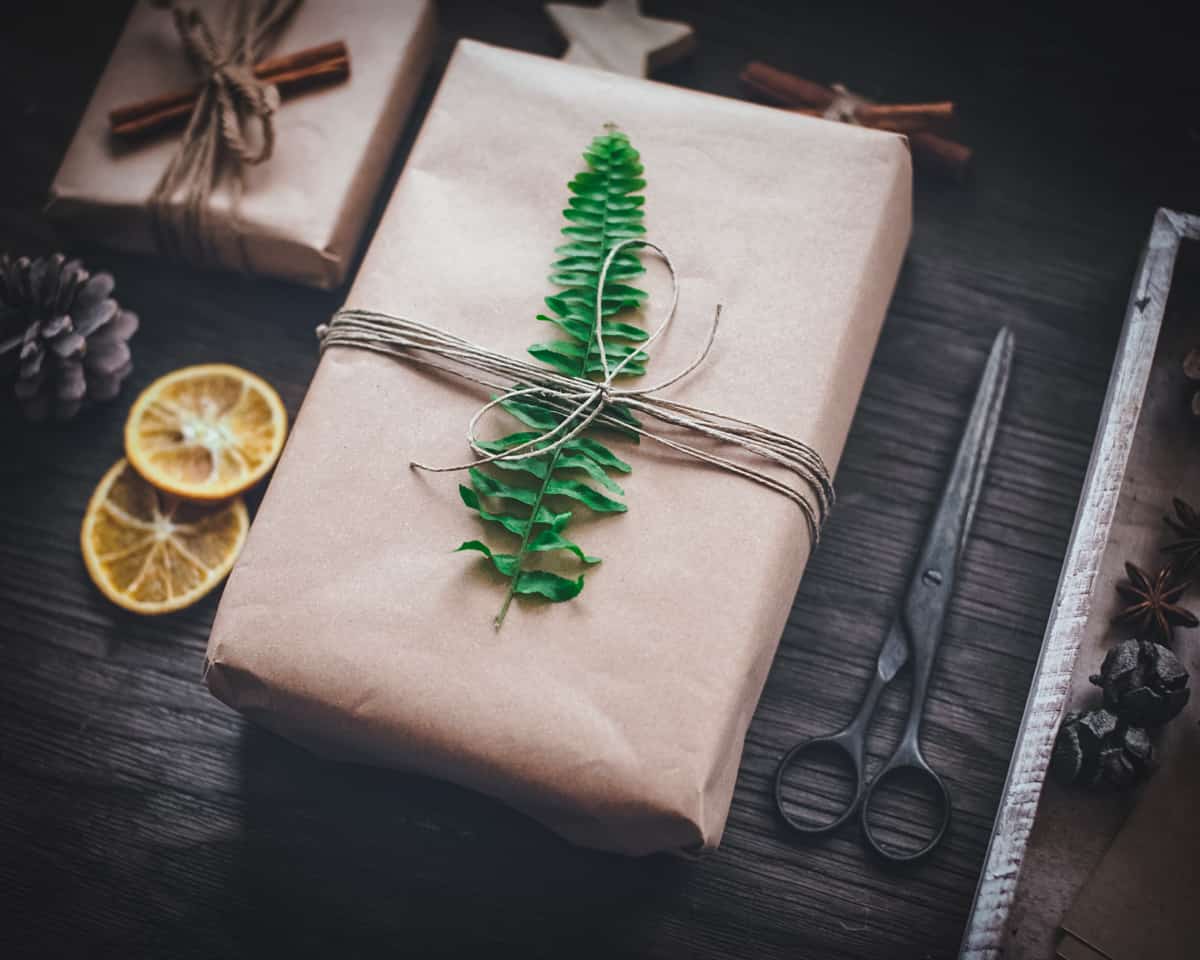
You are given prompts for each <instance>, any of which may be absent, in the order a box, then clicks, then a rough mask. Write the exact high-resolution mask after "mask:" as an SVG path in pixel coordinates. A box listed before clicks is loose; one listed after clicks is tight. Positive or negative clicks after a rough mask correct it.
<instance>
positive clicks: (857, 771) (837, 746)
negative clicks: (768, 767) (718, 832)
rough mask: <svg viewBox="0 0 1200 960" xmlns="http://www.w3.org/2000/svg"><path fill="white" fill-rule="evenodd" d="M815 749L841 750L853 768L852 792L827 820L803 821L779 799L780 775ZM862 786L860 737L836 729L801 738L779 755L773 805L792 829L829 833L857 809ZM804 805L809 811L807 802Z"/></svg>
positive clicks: (810, 833)
mask: <svg viewBox="0 0 1200 960" xmlns="http://www.w3.org/2000/svg"><path fill="white" fill-rule="evenodd" d="M818 750H827V751H828V750H833V751H838V752H840V753H843V754H845V756H846V757H847V758H848V759H849V760H850V768H851V770H853V772H854V794H853V795H852V796H851V798H850V801H849V803H848V805H847V806H846V807H845V808H843V809H842V811H841V812H840V813H839V814H838V815H837V817H835V818H834V819H833V820H830V821H829V822H828V823H808V822H805V821H804V820H801V819H799V818H797V817H796V816H794V815H793V814H792V813H790V812H789V811H788V809H787V807H786V805H785V804H784V802H783V778H784V776H785V774H786V773H787V772H788V769H789V768H790V767H791V766H792V765H793V764H794V763H796V761H797V760H799V759H800V758H801V757H802V756H804V755H805V754H809V753H814V752H816V751H818ZM865 786H866V785H865V783H864V782H863V759H862V740H861V739H860V738H856V737H855V736H853V735H852V734H851V733H850V732H849V731H846V730H843V731H841V732H840V733H835V734H833V735H831V736H827V737H814V738H813V739H811V740H801V741H800V742H799V743H798V744H796V745H795V746H794V747H792V748H791V749H790V750H789V751H788V752H787V753H785V754H784V755H783V759H781V760H780V761H779V766H778V767H777V768H776V770H775V807H776V809H777V810H778V811H779V815H780V816H781V817H782V818H783V822H784V823H786V824H787V825H788V826H789V827H791V828H792V829H793V830H795V831H796V833H799V834H801V835H802V836H805V837H823V836H825V835H826V834H830V833H833V831H834V830H836V829H837V828H838V827H840V826H841V825H842V824H843V823H845V822H846V821H847V820H849V819H850V818H851V817H853V816H854V812H855V811H856V810H857V809H858V807H859V804H860V803H861V802H862V799H863V796H864V795H865V793H866V790H865ZM805 796H807V797H809V798H811V796H812V794H811V792H807V793H806V794H805ZM807 809H808V810H809V811H810V812H812V811H813V807H812V806H811V805H809V806H808V807H807Z"/></svg>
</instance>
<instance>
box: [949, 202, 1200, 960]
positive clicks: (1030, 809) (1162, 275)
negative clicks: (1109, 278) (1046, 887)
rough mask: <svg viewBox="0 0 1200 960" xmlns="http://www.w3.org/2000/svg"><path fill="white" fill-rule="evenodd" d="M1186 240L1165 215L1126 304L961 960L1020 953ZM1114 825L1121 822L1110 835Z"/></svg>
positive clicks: (1199, 233)
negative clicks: (1039, 849) (1042, 829)
mask: <svg viewBox="0 0 1200 960" xmlns="http://www.w3.org/2000/svg"><path fill="white" fill-rule="evenodd" d="M1183 240H1200V217H1197V216H1191V215H1187V214H1182V213H1177V212H1175V211H1172V210H1165V209H1160V210H1159V211H1158V212H1157V214H1156V215H1155V218H1154V225H1153V227H1152V229H1151V231H1150V238H1149V240H1148V241H1147V243H1146V247H1145V250H1144V251H1143V253H1142V258H1141V263H1140V265H1139V268H1138V272H1137V276H1136V278H1135V280H1134V283H1133V289H1132V291H1131V292H1130V295H1129V304H1128V306H1127V308H1126V313H1125V325H1124V329H1123V331H1122V333H1121V341H1120V344H1119V345H1118V348H1117V357H1116V361H1115V363H1114V365H1113V371H1112V376H1111V378H1110V379H1109V383H1108V393H1107V395H1106V397H1105V400H1104V407H1103V410H1102V412H1101V415H1100V425H1099V427H1098V429H1097V431H1096V441H1095V445H1094V446H1093V448H1092V457H1091V462H1090V463H1089V465H1088V471H1087V476H1086V478H1085V480H1084V485H1083V493H1082V494H1081V497H1080V501H1079V509H1078V510H1077V511H1076V514H1075V524H1074V528H1073V529H1072V531H1071V539H1070V542H1069V544H1068V547H1067V555H1066V559H1065V560H1064V562H1063V568H1062V574H1061V575H1060V577H1059V582H1058V591H1057V593H1056V595H1055V598H1054V604H1053V606H1052V608H1051V612H1050V618H1049V621H1048V623H1047V625H1046V635H1045V639H1044V640H1043V643H1042V651H1041V655H1040V657H1039V658H1038V664H1037V668H1036V670H1035V672H1034V676H1033V683H1032V686H1031V688H1030V693H1029V699H1028V701H1027V702H1026V705H1025V715H1024V718H1023V719H1022V722H1021V728H1020V731H1019V732H1018V734H1017V742H1016V745H1015V747H1014V750H1013V756H1012V761H1011V763H1010V765H1009V770H1008V778H1007V780H1006V782H1005V785H1004V792H1003V793H1002V795H1001V799H1000V806H999V809H998V810H997V813H996V822H995V826H994V827H993V829H992V838H991V842H990V844H989V846H988V852H987V856H986V858H985V860H984V866H983V872H982V873H981V874H980V878H979V885H978V887H977V889H976V892H975V902H974V904H973V906H972V910H971V915H970V917H969V919H968V922H967V928H966V933H965V935H964V938H963V943H962V948H961V952H960V957H961V958H962V960H998V958H1001V957H1010V958H1013V960H1015V957H1016V955H1017V954H1019V953H1023V952H1024V951H1023V950H1021V949H1020V948H1012V947H1011V944H1012V943H1013V941H1012V939H1011V937H1010V934H1011V930H1010V912H1011V911H1012V908H1013V903H1014V898H1015V897H1016V895H1017V890H1018V879H1019V876H1020V872H1021V868H1022V864H1023V862H1024V861H1025V859H1026V852H1027V845H1028V843H1029V839H1030V832H1031V831H1032V829H1033V826H1034V820H1035V817H1036V815H1037V812H1038V803H1039V799H1040V798H1041V796H1042V786H1043V783H1044V781H1045V776H1046V769H1047V766H1048V764H1049V761H1050V753H1051V750H1052V748H1053V745H1054V737H1055V734H1056V732H1057V730H1058V725H1059V721H1060V719H1061V718H1062V715H1063V713H1064V712H1065V710H1066V709H1067V707H1068V706H1069V700H1070V695H1071V690H1072V677H1073V675H1074V673H1075V661H1076V654H1077V653H1078V652H1079V648H1080V644H1081V642H1082V641H1083V640H1084V636H1085V631H1086V628H1087V626H1088V621H1089V614H1090V613H1091V611H1092V605H1093V596H1094V595H1095V594H1096V589H1097V580H1098V575H1099V573H1100V569H1101V563H1102V561H1103V559H1104V555H1105V547H1106V546H1107V544H1108V541H1109V535H1110V531H1111V529H1112V525H1113V517H1114V513H1115V512H1116V509H1117V504H1118V500H1119V498H1120V496H1121V491H1122V485H1123V483H1124V480H1125V476H1126V469H1127V466H1128V463H1129V457H1130V451H1131V449H1132V448H1133V441H1134V435H1135V430H1136V427H1137V425H1138V420H1139V417H1140V415H1141V413H1142V407H1143V402H1144V400H1145V397H1146V390H1147V384H1148V382H1149V379H1150V372H1151V368H1152V365H1153V362H1154V357H1155V350H1156V347H1157V345H1158V341H1159V334H1160V332H1161V330H1162V327H1163V318H1164V314H1165V311H1166V305H1167V298H1168V295H1169V293H1170V290H1171V280H1172V276H1173V273H1174V268H1175V262H1176V259H1177V257H1178V254H1179V250H1180V244H1181V242H1182V241H1183ZM1166 506H1168V504H1162V507H1164V508H1165V507H1166ZM1105 586H1106V587H1107V586H1108V585H1107V584H1106V585H1105ZM1104 602H1106V603H1107V602H1108V600H1107V598H1105V601H1104ZM1111 818H1112V817H1111V815H1110V819H1111ZM1117 823H1119V819H1117V820H1116V821H1115V822H1114V823H1113V825H1112V828H1111V829H1115V826H1116V824H1117ZM1080 879H1082V878H1080ZM1072 892H1073V891H1072ZM1053 922H1056V921H1053ZM1049 933H1050V931H1048V932H1047V936H1048V935H1049ZM1006 947H1008V949H1006ZM1044 956H1049V954H1044Z"/></svg>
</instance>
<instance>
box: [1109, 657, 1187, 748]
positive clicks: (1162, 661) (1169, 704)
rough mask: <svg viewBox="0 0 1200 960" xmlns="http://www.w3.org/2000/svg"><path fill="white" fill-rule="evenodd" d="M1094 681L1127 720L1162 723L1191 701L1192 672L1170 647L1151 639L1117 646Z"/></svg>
mask: <svg viewBox="0 0 1200 960" xmlns="http://www.w3.org/2000/svg"><path fill="white" fill-rule="evenodd" d="M1091 681H1092V683H1094V684H1095V685H1096V686H1098V687H1100V688H1101V689H1102V690H1103V691H1104V705H1105V706H1106V707H1108V709H1109V710H1111V711H1112V712H1113V713H1115V714H1116V715H1117V716H1118V717H1119V718H1120V719H1121V720H1123V721H1124V722H1125V723H1129V724H1133V725H1134V726H1137V727H1158V726H1161V725H1162V724H1164V723H1166V722H1167V721H1168V720H1170V719H1171V718H1172V717H1174V716H1175V715H1176V714H1177V713H1179V711H1180V710H1182V709H1183V706H1184V704H1186V703H1187V702H1188V697H1189V696H1190V695H1191V691H1190V690H1189V689H1188V673H1187V670H1185V669H1184V667H1183V664H1182V663H1180V662H1179V658H1178V657H1176V656H1175V654H1173V653H1172V652H1171V651H1170V650H1168V649H1167V648H1166V647H1164V646H1161V645H1160V644H1157V643H1151V642H1150V641H1149V640H1126V641H1125V642H1124V643H1119V644H1117V646H1115V647H1113V648H1112V649H1111V650H1109V651H1108V653H1107V654H1106V655H1105V657H1104V662H1103V663H1102V664H1101V665H1100V673H1099V674H1096V675H1095V676H1093V677H1092V678H1091Z"/></svg>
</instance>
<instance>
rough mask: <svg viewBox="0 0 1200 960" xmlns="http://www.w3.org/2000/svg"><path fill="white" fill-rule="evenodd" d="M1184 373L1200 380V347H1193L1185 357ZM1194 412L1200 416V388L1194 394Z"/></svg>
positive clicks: (1192, 378)
mask: <svg viewBox="0 0 1200 960" xmlns="http://www.w3.org/2000/svg"><path fill="white" fill-rule="evenodd" d="M1183 375H1184V376H1185V377H1187V378H1188V379H1189V380H1192V381H1196V380H1200V347H1192V349H1191V350H1189V351H1188V352H1187V356H1186V357H1184V358H1183ZM1192 413H1193V414H1194V415H1195V416H1197V417H1200V390H1197V391H1195V392H1194V393H1193V394H1192Z"/></svg>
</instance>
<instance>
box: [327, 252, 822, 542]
mask: <svg viewBox="0 0 1200 960" xmlns="http://www.w3.org/2000/svg"><path fill="white" fill-rule="evenodd" d="M628 246H638V247H646V248H648V249H650V250H653V251H654V252H655V253H656V254H657V255H658V256H659V257H660V258H661V259H662V261H663V262H664V263H665V264H666V266H667V270H668V271H669V272H670V275H671V304H670V307H669V308H668V310H667V313H666V316H665V318H664V319H663V321H662V323H661V324H659V326H658V328H657V329H656V330H655V331H654V332H653V333H652V334H650V336H649V337H648V338H647V339H646V340H645V341H644V342H643V343H642V344H641V345H640V347H639V351H638V352H641V353H645V351H646V350H647V349H648V348H649V347H650V346H651V345H652V344H653V343H654V342H655V341H656V340H657V339H658V338H659V337H661V336H662V335H663V334H664V333H665V332H666V330H667V328H668V327H669V326H670V325H671V322H672V320H674V318H675V311H676V307H677V306H678V303H679V280H678V277H677V275H676V273H675V267H674V265H673V264H672V263H671V258H670V257H668V256H667V254H666V251H664V250H663V249H662V248H661V247H660V246H658V245H657V244H655V243H651V242H650V241H649V240H641V239H636V238H635V239H629V240H623V241H621V242H620V243H618V244H616V245H615V246H613V247H612V249H610V250H609V252H608V256H607V257H606V258H605V260H604V265H603V267H602V268H601V270H600V278H599V280H598V282H597V284H596V326H595V331H594V334H593V339H594V343H595V346H596V351H597V354H598V355H599V359H600V365H601V368H602V370H603V372H604V375H603V379H601V380H599V381H596V380H589V379H587V378H586V377H571V376H566V375H564V374H560V373H557V372H555V371H553V370H550V369H547V368H545V367H541V366H537V365H535V364H532V363H529V362H528V361H525V360H516V359H513V358H512V357H508V356H505V355H504V354H502V353H496V352H494V351H491V350H488V349H486V348H484V347H480V346H478V345H476V344H474V343H471V342H470V341H469V340H465V339H463V338H462V337H457V336H455V335H454V334H451V333H447V332H446V331H444V330H439V329H437V328H436V327H431V326H428V325H426V324H423V323H418V322H417V321H415V320H406V319H404V318H402V317H395V316H392V315H390V314H385V313H379V312H376V311H372V310H341V311H339V312H338V313H337V314H336V315H335V316H334V317H333V319H332V320H331V321H330V322H329V323H328V324H327V325H326V324H322V325H321V326H319V327H318V328H317V336H318V337H319V338H320V340H321V349H322V351H324V350H326V349H328V348H329V347H335V346H337V347H356V348H358V349H361V350H370V351H373V352H375V353H381V354H384V355H386V356H390V357H393V358H396V359H399V360H405V361H408V362H410V363H415V364H418V365H420V366H424V367H430V368H432V369H435V370H440V371H443V372H445V373H449V374H452V375H453V376H456V377H459V378H461V379H463V380H468V381H470V382H471V383H477V384H480V385H481V386H484V387H487V388H489V389H492V390H497V391H500V393H499V394H498V395H497V396H495V397H494V398H493V399H492V400H490V401H488V402H487V403H485V404H484V405H483V406H482V407H480V408H479V410H477V411H476V412H475V415H474V416H473V417H472V418H471V421H470V423H469V425H468V427H467V443H468V445H469V446H470V447H471V450H472V451H474V453H475V454H476V455H477V457H478V459H475V460H472V461H470V462H468V463H460V464H455V465H452V466H444V467H439V466H430V465H428V464H424V463H416V462H413V463H411V464H410V466H412V467H414V468H415V469H418V470H428V471H432V472H434V473H447V472H452V471H458V470H468V469H470V468H472V467H478V466H482V465H484V464H487V463H495V462H496V461H518V460H528V459H531V458H534V457H544V456H546V455H547V454H550V453H553V452H554V451H555V450H557V449H559V448H560V447H562V446H563V444H566V443H569V442H570V441H571V440H573V439H574V438H575V437H577V436H579V434H581V433H582V432H583V431H584V430H586V429H587V428H588V427H590V426H592V425H593V424H599V425H602V426H607V427H612V428H614V429H616V430H620V431H624V432H626V433H635V434H637V435H638V436H640V437H645V438H647V439H649V440H653V441H654V442H655V443H660V444H662V445H663V446H666V447H669V448H670V449H672V450H675V451H677V452H679V453H682V454H685V455H686V456H689V457H692V458H694V459H696V460H700V461H703V462H704V463H709V464H712V465H713V466H717V467H720V468H721V469H723V470H728V471H729V472H731V473H735V474H737V475H738V476H740V477H745V478H746V479H748V480H752V481H753V482H755V483H758V484H761V485H762V486H764V487H767V488H769V489H771V490H774V491H776V492H777V493H781V494H783V495H784V496H785V497H787V498H788V499H789V500H791V501H792V502H793V503H795V504H796V505H797V506H798V507H799V508H800V510H801V511H802V512H803V513H804V518H805V520H806V522H807V524H808V528H809V533H810V534H811V536H812V539H813V541H814V542H816V540H818V539H819V537H820V532H821V527H822V525H823V524H824V522H825V519H826V517H827V516H828V514H829V510H830V507H831V506H832V504H833V499H834V494H833V481H832V479H831V477H830V475H829V470H828V469H827V468H826V466H825V463H824V461H823V460H822V459H821V456H820V454H818V453H817V451H816V450H814V449H813V448H812V447H810V446H809V445H808V444H806V443H802V442H801V441H799V440H796V439H793V438H792V437H788V436H786V435H784V434H781V433H776V432H775V431H774V430H770V429H768V428H766V427H762V426H759V425H757V424H754V423H751V422H749V421H747V420H739V419H737V418H736V417H729V416H725V415H724V414H719V413H714V412H713V411H711V410H704V409H702V408H699V407H692V406H688V405H687V404H682V403H677V402H675V401H673V400H668V399H666V398H664V397H661V396H658V395H657V394H658V393H659V392H660V391H662V390H664V389H666V388H667V387H669V386H671V385H672V384H674V383H678V382H679V381H680V380H682V379H683V378H684V377H686V376H687V375H688V374H690V373H691V372H692V371H693V370H695V369H696V368H697V367H699V366H700V365H701V364H702V363H703V362H704V361H705V359H706V358H707V357H708V354H709V351H710V350H711V349H712V345H713V341H714V340H715V339H716V335H717V328H718V326H719V325H720V320H721V308H720V306H718V307H717V309H716V311H715V313H714V315H713V319H712V324H711V326H710V328H709V331H708V336H707V337H706V339H705V342H704V346H703V347H702V349H701V350H700V352H699V353H698V354H697V355H696V357H695V359H694V360H692V362H691V363H689V364H688V365H687V366H686V367H684V368H683V369H682V370H680V371H679V372H678V373H676V374H675V375H674V376H672V377H668V378H667V379H666V380H663V381H660V382H659V383H656V384H654V385H653V386H649V387H619V386H617V384H616V378H617V377H619V376H620V375H621V374H622V372H623V371H624V369H625V366H626V365H627V364H628V363H630V361H632V360H633V359H634V357H635V356H637V353H636V352H635V353H631V354H630V355H629V356H627V357H626V358H625V359H624V360H621V361H620V362H618V363H615V364H612V365H610V364H609V358H608V353H607V351H606V349H605V343H604V333H603V326H602V324H603V296H602V291H603V290H604V282H605V279H606V277H607V275H608V270H609V267H610V266H611V265H612V262H613V259H614V258H615V257H616V256H617V254H618V253H620V252H621V250H623V249H624V248H625V247H628ZM443 360H444V361H447V362H446V363H443V362H440V361H443ZM468 371H479V372H480V373H482V374H485V375H487V374H493V375H498V376H500V377H503V378H504V381H505V382H497V381H495V380H492V379H489V378H487V377H486V376H477V375H476V374H475V373H471V372H468ZM514 384H515V386H514ZM521 399H530V400H535V401H536V402H537V403H538V404H540V405H541V406H544V407H547V408H549V409H552V410H554V411H556V412H557V413H559V414H561V415H562V417H563V419H562V420H561V422H559V423H558V424H557V425H556V426H554V427H552V428H549V429H546V430H544V431H542V432H540V433H538V435H537V436H535V437H534V438H533V439H531V440H528V441H526V442H524V443H521V444H519V445H517V446H515V447H511V448H509V449H508V450H505V451H503V452H500V453H489V452H488V450H487V449H485V448H484V447H483V446H482V444H481V442H480V440H479V434H478V427H479V422H480V421H481V420H482V419H483V418H484V417H485V416H487V415H488V414H489V413H490V412H491V411H492V410H494V409H495V408H497V407H500V406H502V405H503V404H505V403H507V402H508V401H510V400H521ZM631 414H632V415H633V416H631ZM637 414H641V415H643V416H645V417H648V418H652V419H654V420H657V421H660V422H662V423H666V424H670V425H672V426H675V427H679V428H681V429H682V430H684V431H687V432H692V433H699V434H701V435H703V436H706V437H710V438H712V439H714V440H719V441H722V442H724V443H726V444H731V445H733V446H735V447H739V448H741V449H742V450H745V451H747V452H748V453H752V454H754V455H755V456H757V457H759V458H761V459H764V460H769V461H771V462H773V463H775V464H778V465H779V466H781V467H784V468H785V469H787V470H789V471H790V472H792V473H793V474H795V475H796V476H797V477H799V478H800V483H799V484H796V483H787V482H784V481H783V480H780V479H778V478H777V477H775V476H772V475H771V474H769V473H766V472H764V471H762V470H758V469H755V468H753V467H750V466H747V465H746V464H744V463H739V462H738V461H736V460H731V459H729V458H728V457H724V456H720V455H718V454H716V453H713V452H711V451H709V450H705V449H701V448H700V447H696V446H693V445H692V444H690V443H686V442H684V441H682V440H680V439H677V438H676V437H673V436H665V435H664V434H662V433H658V432H654V431H651V430H647V429H646V428H645V427H644V426H642V425H641V424H640V423H639V422H637V420H636V419H635V417H636V415H637Z"/></svg>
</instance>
